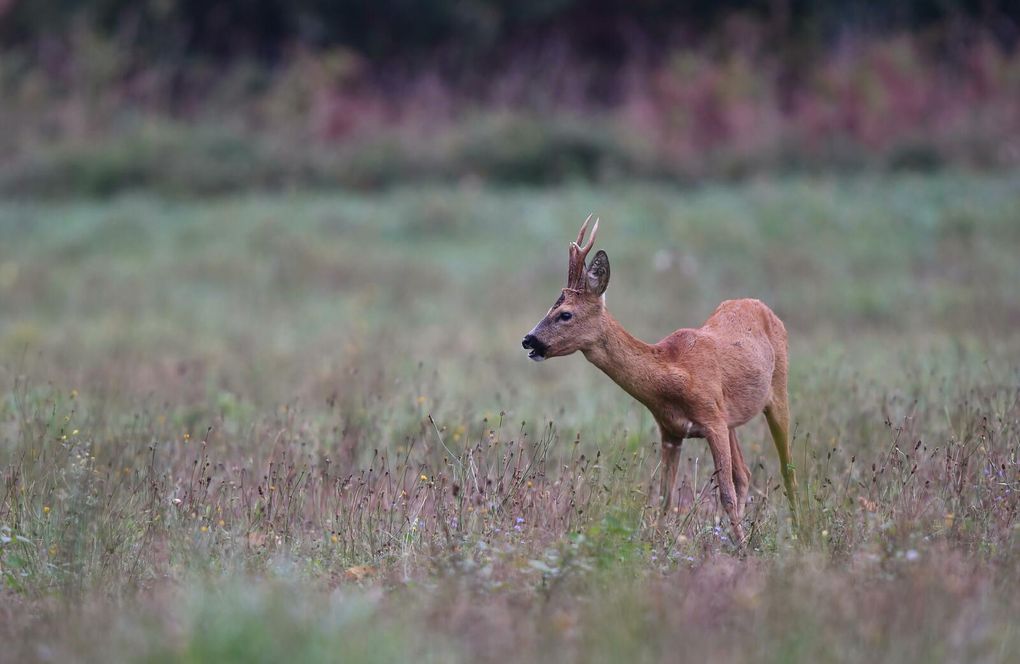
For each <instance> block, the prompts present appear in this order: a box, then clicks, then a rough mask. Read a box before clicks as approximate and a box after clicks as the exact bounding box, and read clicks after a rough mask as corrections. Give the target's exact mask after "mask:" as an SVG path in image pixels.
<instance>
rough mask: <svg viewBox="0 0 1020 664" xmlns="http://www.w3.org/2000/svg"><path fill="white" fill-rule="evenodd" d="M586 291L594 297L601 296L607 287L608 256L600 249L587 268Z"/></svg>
mask: <svg viewBox="0 0 1020 664" xmlns="http://www.w3.org/2000/svg"><path fill="white" fill-rule="evenodd" d="M587 277H588V291H589V292H591V293H595V294H596V295H602V294H603V293H605V292H606V288H607V287H608V286H609V256H606V252H604V251H602V250H601V249H600V250H599V252H598V253H597V254H595V258H593V259H592V260H591V265H589V266H588V272H587Z"/></svg>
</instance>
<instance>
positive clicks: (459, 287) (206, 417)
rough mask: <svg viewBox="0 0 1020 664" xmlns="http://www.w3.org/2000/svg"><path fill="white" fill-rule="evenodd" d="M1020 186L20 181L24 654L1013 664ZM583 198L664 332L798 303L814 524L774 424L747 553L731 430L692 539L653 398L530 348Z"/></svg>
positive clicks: (688, 479) (794, 319)
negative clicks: (663, 478) (272, 189)
mask: <svg viewBox="0 0 1020 664" xmlns="http://www.w3.org/2000/svg"><path fill="white" fill-rule="evenodd" d="M1018 185H1020V180H1018V178H1017V177H1016V176H1015V175H1013V174H1009V173H1005V174H1001V175H995V176H989V175H971V174H965V173H947V174H944V175H938V176H911V175H902V176H896V177H870V176H859V177H839V178H836V177H824V176H819V177H812V178H796V179H783V180H762V181H755V182H748V183H747V184H744V185H739V186H708V187H704V188H699V189H697V190H692V191H687V192H684V191H678V190H676V189H674V188H668V187H662V186H653V185H640V184H620V185H616V186H612V187H608V188H606V187H600V188H590V187H587V186H584V185H577V186H572V187H567V188H560V189H486V188H482V189H479V188H475V187H470V186H465V187H456V188H454V187H405V188H399V189H396V190H393V191H389V192H387V193H381V194H365V195H353V194H336V195H328V194H319V195H308V194H294V195H275V196H267V195H251V196H236V197H230V198H220V199H215V200H211V201H201V202H189V201H186V200H167V199H159V198H152V197H150V196H145V195H135V196H129V197H120V198H116V199H113V200H109V201H98V202H97V201H93V202H82V201H78V202H67V203H46V202H42V201H33V202H20V203H5V204H3V205H2V206H0V232H2V235H3V237H4V240H5V241H4V242H3V244H2V247H0V289H2V295H3V297H2V300H0V347H2V349H3V359H4V362H3V365H2V367H0V382H2V384H3V389H4V397H3V401H2V402H0V403H2V405H0V417H2V427H3V428H2V432H3V439H4V445H3V448H2V450H0V455H2V456H0V460H2V466H3V468H4V475H3V486H2V489H0V490H2V495H3V502H2V503H0V510H2V511H0V523H2V524H4V525H3V527H4V533H3V534H4V538H3V544H2V549H0V564H2V574H3V580H4V585H5V589H4V591H3V593H4V595H3V600H4V601H3V603H2V604H3V609H2V610H0V620H2V622H0V629H2V630H3V634H4V641H5V643H6V644H7V645H5V647H4V655H3V656H4V658H9V659H11V660H12V661H14V660H19V659H21V658H23V657H25V658H29V659H41V660H51V661H66V660H68V659H82V660H108V659H110V658H113V659H118V660H134V659H157V660H160V659H179V658H183V659H185V660H188V661H222V660H224V659H233V660H236V661H278V660H279V659H281V658H295V659H297V660H301V659H318V660H331V659H335V658H342V659H344V660H345V661H393V660H394V659H404V658H421V659H425V660H436V661H450V660H465V661H466V660H475V661H477V660H483V661H496V660H501V661H502V660H507V659H509V660H536V659H537V660H550V661H562V660H563V659H564V658H567V659H574V660H577V661H592V660H595V661H614V660H617V659H619V658H623V657H626V658H628V659H632V660H636V661H660V660H666V659H672V658H673V657H674V656H675V655H676V654H677V653H681V654H683V655H684V656H685V657H686V656H689V657H691V658H694V657H699V658H700V657H710V658H714V659H717V660H722V661H746V660H749V659H754V660H760V659H766V660H779V661H789V660H799V659H810V660H813V661H830V660H831V661H858V660H859V661H873V659H874V656H875V653H876V652H881V653H882V656H883V657H884V658H888V659H895V660H898V661H922V660H925V661H929V660H930V659H932V658H934V659H941V660H967V661H1006V660H1007V659H1008V653H1010V652H1015V649H1016V648H1017V647H1020V633H1018V630H1017V625H1016V622H1015V618H1014V616H1015V615H1017V614H1016V612H1017V610H1018V609H1020V606H1018V605H1017V599H1016V593H1015V592H1013V590H1012V589H1013V588H1015V587H1016V583H1017V582H1018V581H1020V578H1018V574H1017V570H1018V569H1020V568H1018V557H1017V556H1018V533H1020V531H1018V526H1017V523H1018V521H1017V508H1018V504H1020V503H1018V499H1017V496H1018V491H1017V490H1018V482H1020V474H1018V473H1020V466H1018V458H1017V450H1018V445H1020V422H1018V417H1020V384H1018V373H1017V371H1018V367H1017V365H1016V362H1015V358H1016V357H1017V355H1016V353H1017V350H1018V348H1020V337H1018V336H1017V334H1016V326H1017V322H1018V321H1020V301H1018V300H1017V297H1016V284H1017V283H1018V282H1020V263H1018V261H1017V260H1016V255H1017V250H1018V249H1020V224H1018V223H1017V218H1016V210H1017V209H1020V186H1018ZM588 210H596V211H597V212H598V213H599V214H600V215H601V216H602V218H603V228H604V230H603V232H602V233H601V234H600V239H599V243H600V246H602V247H604V248H606V249H607V251H608V252H609V255H610V258H611V260H612V263H613V282H612V284H611V286H610V290H609V293H608V302H609V306H610V308H611V309H612V310H613V311H614V313H615V314H616V315H617V317H618V318H619V319H620V320H621V321H623V322H624V323H625V324H626V325H628V326H629V327H630V329H632V331H634V332H635V333H636V334H638V335H639V336H641V337H643V338H646V339H656V338H658V337H660V336H663V335H665V334H667V333H668V332H670V331H672V330H673V329H674V328H675V327H676V326H680V325H697V324H699V323H700V322H701V321H702V320H703V319H704V318H705V317H706V316H707V315H708V314H709V313H711V310H712V309H713V308H714V306H715V304H716V303H717V302H718V301H720V300H721V299H724V298H727V297H736V296H755V297H760V298H762V299H764V300H765V301H766V302H768V303H770V304H771V305H772V306H773V307H774V308H775V309H776V311H777V312H779V314H780V315H781V316H782V317H784V319H785V320H786V322H787V326H788V328H789V330H790V337H791V347H792V357H793V363H792V370H791V381H790V389H791V399H792V404H793V413H794V416H793V419H794V422H795V425H796V443H795V449H796V454H795V456H796V459H797V466H798V472H799V473H800V476H801V482H802V488H803V489H804V496H803V502H804V507H805V513H806V515H807V516H806V521H807V528H806V531H805V533H804V534H802V535H801V536H800V537H799V538H797V537H796V535H795V533H794V532H793V531H792V530H791V526H790V524H789V521H788V511H787V508H786V506H785V503H784V501H783V499H782V495H781V493H779V490H778V484H779V483H778V481H777V479H776V477H777V472H776V471H777V464H776V459H775V454H774V451H773V450H772V448H771V443H770V442H769V441H768V439H767V432H766V430H765V427H764V426H763V424H762V423H761V422H754V423H752V424H750V425H749V426H747V427H745V429H744V432H743V438H742V440H743V445H744V447H745V450H746V452H745V453H746V454H747V455H748V459H749V463H750V465H751V466H752V468H753V473H754V478H753V485H754V489H755V491H754V494H753V503H752V505H751V508H750V509H749V514H750V517H749V520H750V522H751V523H752V533H753V534H752V537H751V543H750V546H749V551H748V552H747V553H746V555H744V554H740V553H739V552H737V551H736V549H735V548H734V547H733V545H732V543H731V542H730V541H729V539H728V535H727V530H726V529H725V527H721V526H720V522H719V518H718V516H719V513H718V512H717V510H716V506H715V502H716V498H715V495H714V492H713V490H712V488H711V486H710V484H709V482H710V474H711V461H710V457H708V455H707V448H706V447H705V445H704V443H703V441H697V440H696V441H688V442H687V443H686V444H685V448H684V454H683V458H684V462H683V466H682V469H681V476H682V478H683V480H682V481H683V487H682V489H681V496H682V506H681V510H680V511H679V512H678V513H676V514H673V515H672V516H670V517H669V518H668V519H667V520H665V521H664V522H662V523H660V524H658V525H657V524H656V523H655V521H654V518H653V517H654V511H653V510H651V509H649V508H648V505H649V498H648V495H649V490H650V488H651V487H652V486H653V485H655V483H656V480H657V475H656V463H657V448H656V444H657V438H656V431H655V428H654V423H653V422H652V420H651V418H650V416H649V415H648V414H647V413H646V412H644V411H643V409H642V408H640V407H639V406H638V405H637V404H636V403H635V402H633V401H632V400H630V398H629V397H627V396H626V395H625V394H624V393H622V392H621V391H620V390H619V389H618V388H616V387H615V385H613V384H612V383H611V381H609V380H608V379H607V378H605V377H604V376H602V375H600V374H599V373H598V371H597V370H596V369H594V368H593V367H591V366H590V365H587V363H585V362H584V360H583V358H582V357H580V356H577V357H571V358H566V359H560V360H555V361H551V362H548V363H543V364H541V365H536V364H533V363H531V362H529V361H527V360H526V357H525V354H524V352H523V351H521V350H520V348H519V338H520V336H521V335H522V334H523V333H524V332H525V331H527V329H529V328H530V326H531V325H532V324H533V322H534V321H535V320H537V318H538V317H539V316H540V315H541V314H542V313H543V312H544V310H545V309H546V307H548V306H549V304H550V303H551V300H552V299H553V298H554V297H555V295H556V293H557V291H558V289H559V287H560V285H561V282H562V281H563V279H564V271H565V258H566V243H567V241H568V240H569V239H570V238H571V237H572V234H573V232H574V231H575V230H576V226H577V225H578V223H579V221H580V217H582V216H583V214H582V213H585V214H586V212H587V211H588ZM429 416H431V417H432V420H433V421H434V424H433V423H432V421H430V420H429ZM724 525H725V524H723V526H724ZM98 634H102V637H101V638H97V635H98Z"/></svg>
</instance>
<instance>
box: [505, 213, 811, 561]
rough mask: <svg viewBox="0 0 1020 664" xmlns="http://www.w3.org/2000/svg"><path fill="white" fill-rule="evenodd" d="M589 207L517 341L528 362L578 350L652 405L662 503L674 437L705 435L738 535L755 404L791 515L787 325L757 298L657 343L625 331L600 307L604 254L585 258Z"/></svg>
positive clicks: (734, 303)
mask: <svg viewBox="0 0 1020 664" xmlns="http://www.w3.org/2000/svg"><path fill="white" fill-rule="evenodd" d="M589 221H591V215H589V216H588V219H587V220H585V222H584V225H583V226H581V232H580V233H578V235H577V240H576V241H575V242H572V243H570V249H569V263H568V268H567V287H566V288H564V289H563V291H562V292H561V293H560V296H559V298H558V299H557V300H556V303H555V304H553V306H552V308H551V309H550V310H549V312H548V313H547V314H546V315H545V318H543V319H542V320H541V321H539V323H538V325H536V326H535V328H534V329H533V330H532V331H531V332H529V333H528V334H527V336H525V337H524V340H523V342H522V345H523V346H524V348H525V349H527V350H530V351H531V352H530V353H529V354H528V357H530V358H531V359H533V360H536V361H540V360H544V359H546V358H550V357H557V356H560V355H569V354H571V353H573V352H575V351H578V350H580V351H581V352H582V353H584V356H585V358H587V360H588V361H589V362H591V363H592V364H594V365H595V366H597V367H598V368H599V369H601V370H602V371H603V372H604V373H605V374H607V375H608V376H609V377H610V378H612V379H613V380H614V381H615V382H616V383H617V385H619V386H620V387H622V388H623V389H624V390H625V391H626V392H628V393H629V394H630V395H631V396H632V397H634V398H635V399H637V400H638V401H640V402H641V403H642V404H644V405H645V407H647V408H648V410H650V411H651V412H652V415H653V416H654V417H655V421H656V423H657V424H658V425H659V430H660V432H661V434H662V478H661V479H662V483H661V494H662V496H661V502H662V511H663V512H666V511H668V509H669V507H670V503H671V500H672V494H673V488H674V484H675V483H676V475H677V467H678V461H679V457H680V444H681V443H682V442H683V440H684V438H705V439H707V440H708V446H709V448H710V449H711V451H712V459H713V460H714V462H715V473H716V476H717V477H716V479H717V481H718V484H719V498H720V500H721V502H722V505H723V507H724V508H725V510H726V514H727V515H728V516H729V518H730V522H731V524H732V525H733V531H734V534H735V535H736V538H737V543H738V544H741V543H742V542H743V540H744V530H743V526H742V525H741V519H742V518H743V514H744V505H745V503H746V501H747V493H748V489H749V484H750V480H751V472H750V471H749V470H748V468H747V464H746V463H745V462H744V455H743V454H742V453H741V451H740V444H739V442H738V441H737V427H739V426H740V425H742V424H744V423H745V422H747V421H748V420H750V419H751V418H752V417H754V416H755V415H757V414H758V413H762V412H764V414H765V419H766V420H767V421H768V426H769V431H770V432H771V434H772V439H773V441H774V442H775V445H776V449H777V450H778V452H779V463H780V472H781V473H782V475H783V483H784V484H785V485H786V494H787V497H788V499H789V501H790V507H791V509H792V510H793V516H794V519H795V520H796V517H797V510H796V492H797V480H796V477H795V475H794V468H793V463H792V459H791V457H790V439H789V422H790V411H789V406H788V403H787V394H786V371H787V352H786V328H785V326H784V325H783V322H782V321H781V320H779V317H778V316H776V314H775V313H773V312H772V310H771V309H769V308H768V307H767V306H765V305H764V304H763V303H762V302H760V301H758V300H727V301H725V302H723V303H722V304H720V305H719V306H718V308H716V310H715V312H714V313H713V314H712V315H711V316H709V317H708V320H706V321H705V324H704V325H702V326H701V327H699V328H697V329H688V328H684V329H680V330H677V331H676V332H674V333H673V334H671V335H669V336H668V337H666V338H665V339H663V340H662V341H660V342H659V343H657V344H647V343H644V342H643V341H640V340H638V339H636V338H634V337H633V336H631V335H630V334H629V333H628V332H627V331H626V330H625V329H623V326H621V325H620V324H619V323H618V322H617V321H616V319H615V318H613V317H612V316H611V315H610V314H609V311H607V310H606V303H605V292H606V287H607V286H608V285H609V258H608V257H607V256H606V252H604V251H601V250H600V251H599V252H598V253H596V254H595V258H593V259H592V261H591V263H590V264H589V265H587V266H586V265H585V258H586V257H587V256H588V252H589V251H591V248H592V245H593V244H594V243H595V234H596V233H597V232H598V228H599V222H598V219H596V220H595V225H594V227H593V228H592V230H591V236H590V237H589V238H588V242H587V243H586V244H583V245H582V244H581V243H582V242H583V240H584V235H585V231H586V230H587V228H588V222H589Z"/></svg>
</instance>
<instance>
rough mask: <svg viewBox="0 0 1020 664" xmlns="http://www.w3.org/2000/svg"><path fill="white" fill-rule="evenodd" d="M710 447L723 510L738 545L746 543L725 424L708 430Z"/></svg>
mask: <svg viewBox="0 0 1020 664" xmlns="http://www.w3.org/2000/svg"><path fill="white" fill-rule="evenodd" d="M706 437H707V438H708V447H709V449H710V450H712V460H713V461H714V462H715V477H716V481H717V482H718V483H719V500H720V502H722V506H723V509H725V510H726V514H727V516H729V517H730V524H731V525H732V526H733V534H734V536H736V539H737V545H738V546H739V545H742V544H743V542H744V527H743V526H742V525H741V523H740V512H739V510H738V509H737V490H736V487H735V486H734V484H733V459H732V458H731V455H730V436H729V427H727V426H726V423H725V422H721V423H718V424H716V425H713V426H712V427H711V428H709V430H708V435H707V436H706Z"/></svg>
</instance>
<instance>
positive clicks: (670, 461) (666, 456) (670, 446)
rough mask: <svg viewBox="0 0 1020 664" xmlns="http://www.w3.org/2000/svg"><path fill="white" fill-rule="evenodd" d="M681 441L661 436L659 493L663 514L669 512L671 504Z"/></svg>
mask: <svg viewBox="0 0 1020 664" xmlns="http://www.w3.org/2000/svg"><path fill="white" fill-rule="evenodd" d="M683 440H684V439H683V438H674V437H671V436H667V435H666V434H663V435H662V479H661V485H660V489H659V491H660V494H661V497H660V503H661V504H662V513H663V514H665V513H666V512H668V511H669V508H670V506H671V505H672V502H673V488H674V487H675V486H676V472H677V469H678V468H679V467H680V444H681V443H683Z"/></svg>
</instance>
